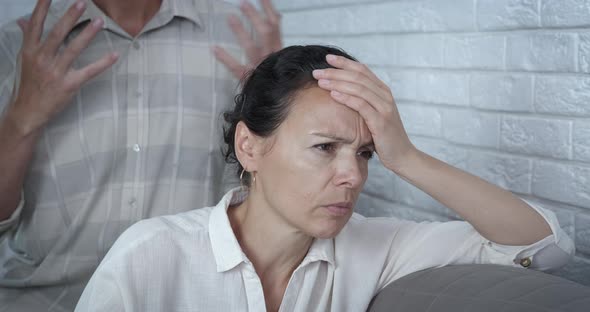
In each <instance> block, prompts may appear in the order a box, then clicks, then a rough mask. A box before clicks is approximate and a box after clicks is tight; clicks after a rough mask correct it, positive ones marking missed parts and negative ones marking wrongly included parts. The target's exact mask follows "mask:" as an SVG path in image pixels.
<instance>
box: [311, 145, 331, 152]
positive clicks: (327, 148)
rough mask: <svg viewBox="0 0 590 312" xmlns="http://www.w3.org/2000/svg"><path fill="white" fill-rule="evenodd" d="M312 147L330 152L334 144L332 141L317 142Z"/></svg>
mask: <svg viewBox="0 0 590 312" xmlns="http://www.w3.org/2000/svg"><path fill="white" fill-rule="evenodd" d="M314 147H315V148H317V149H319V150H320V151H322V152H331V151H333V150H334V144H333V143H322V144H317V145H315V146H314Z"/></svg>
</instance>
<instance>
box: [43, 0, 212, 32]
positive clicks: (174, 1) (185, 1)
mask: <svg viewBox="0 0 590 312" xmlns="http://www.w3.org/2000/svg"><path fill="white" fill-rule="evenodd" d="M84 1H85V2H86V11H84V13H83V14H82V16H81V17H80V18H79V19H78V21H77V22H76V25H75V26H78V25H80V24H81V23H84V22H87V21H89V20H92V19H93V18H96V17H102V19H103V20H104V21H105V24H104V26H103V28H104V29H108V28H115V27H114V26H116V25H112V24H113V22H112V21H111V19H110V18H109V17H108V16H106V15H105V13H104V12H102V11H101V10H100V9H99V8H98V7H97V6H96V4H94V2H93V1H92V0H84ZM200 1H201V0H196V1H195V0H162V5H161V6H160V10H159V11H158V13H156V15H155V16H154V18H152V21H153V20H158V19H160V20H168V21H169V20H170V19H172V18H173V17H175V16H178V17H183V18H186V19H188V20H190V21H192V22H194V23H195V24H196V25H197V26H201V27H202V26H203V21H202V19H201V17H199V10H198V8H197V5H198V4H197V3H196V2H200ZM75 2H76V0H65V1H62V2H59V3H58V4H56V5H55V6H53V7H52V9H51V12H52V15H53V18H55V19H56V20H58V19H60V18H61V17H62V16H63V15H64V14H65V12H66V11H67V9H68V8H69V7H70V6H71V5H73V4H74V3H75ZM166 17H169V18H166ZM168 21H167V22H168ZM117 28H118V27H117Z"/></svg>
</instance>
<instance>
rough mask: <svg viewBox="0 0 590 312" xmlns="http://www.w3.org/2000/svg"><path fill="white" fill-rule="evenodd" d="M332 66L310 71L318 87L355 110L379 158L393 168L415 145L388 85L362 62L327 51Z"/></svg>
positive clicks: (402, 160)
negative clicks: (360, 117)
mask: <svg viewBox="0 0 590 312" xmlns="http://www.w3.org/2000/svg"><path fill="white" fill-rule="evenodd" d="M326 60H327V61H328V63H329V64H330V65H332V66H334V67H335V68H327V69H319V70H314V71H313V76H314V78H316V79H317V80H318V85H319V87H320V88H322V89H324V90H327V91H330V95H331V96H332V98H333V99H334V100H335V101H336V102H338V103H341V104H343V105H346V106H347V107H349V108H351V109H353V110H355V111H357V112H358V113H359V114H360V115H361V116H362V118H363V119H364V120H365V123H366V124H367V127H368V128H369V131H370V132H371V136H372V137H373V142H374V144H375V150H376V151H377V154H378V155H379V159H380V160H381V162H382V163H383V165H384V166H385V167H387V168H388V169H390V170H392V171H394V172H396V171H397V168H400V167H401V166H402V164H403V163H404V162H405V157H407V156H408V155H411V153H410V152H411V151H413V150H414V149H415V148H414V146H413V144H412V143H411V142H410V139H409V137H408V135H407V133H406V131H405V129H404V126H403V123H402V120H401V118H400V115H399V112H398V110H397V105H396V104H395V100H394V98H393V94H392V92H391V90H390V88H389V87H388V86H387V85H386V84H385V83H384V82H383V81H381V80H380V79H379V78H378V77H377V76H376V75H375V74H374V73H373V72H372V71H371V70H370V69H369V68H368V67H367V66H366V65H364V64H361V63H359V62H356V61H353V60H350V59H348V58H345V57H342V56H337V55H327V56H326Z"/></svg>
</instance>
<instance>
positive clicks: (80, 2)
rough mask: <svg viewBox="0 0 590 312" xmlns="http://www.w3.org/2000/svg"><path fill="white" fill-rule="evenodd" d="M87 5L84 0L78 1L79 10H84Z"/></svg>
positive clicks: (77, 7)
mask: <svg viewBox="0 0 590 312" xmlns="http://www.w3.org/2000/svg"><path fill="white" fill-rule="evenodd" d="M85 6H86V3H84V2H82V1H78V2H76V9H77V10H83V9H84V7H85Z"/></svg>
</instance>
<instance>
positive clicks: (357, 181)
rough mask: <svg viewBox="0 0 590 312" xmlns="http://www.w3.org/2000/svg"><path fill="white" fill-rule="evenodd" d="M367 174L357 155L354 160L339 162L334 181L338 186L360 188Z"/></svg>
mask: <svg viewBox="0 0 590 312" xmlns="http://www.w3.org/2000/svg"><path fill="white" fill-rule="evenodd" d="M365 175H366V172H363V169H362V166H361V164H359V161H358V159H356V157H355V159H354V160H347V161H342V162H340V163H339V164H338V167H337V169H336V174H335V175H334V182H335V184H336V185H337V186H345V187H348V188H358V187H360V186H362V183H363V180H364V176H365Z"/></svg>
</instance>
